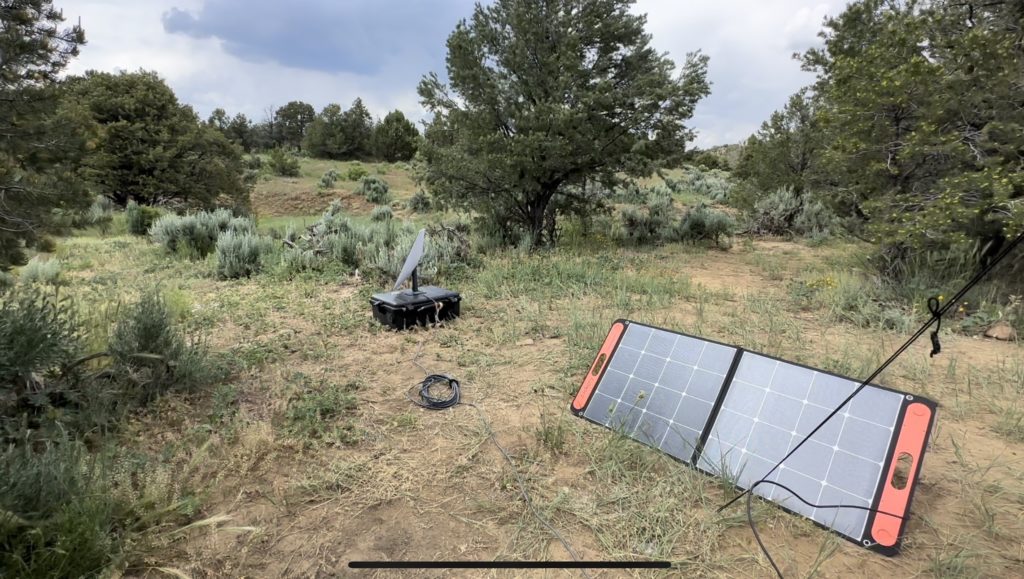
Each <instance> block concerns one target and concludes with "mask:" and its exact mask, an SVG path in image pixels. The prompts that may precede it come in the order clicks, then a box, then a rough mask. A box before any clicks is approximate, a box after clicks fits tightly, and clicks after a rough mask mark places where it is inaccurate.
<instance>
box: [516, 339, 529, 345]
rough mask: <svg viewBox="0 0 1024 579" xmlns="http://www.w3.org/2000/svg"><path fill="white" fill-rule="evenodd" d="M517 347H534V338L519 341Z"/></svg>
mask: <svg viewBox="0 0 1024 579" xmlns="http://www.w3.org/2000/svg"><path fill="white" fill-rule="evenodd" d="M516 345H517V346H532V345H533V339H532V338H526V339H525V340H519V341H518V342H516Z"/></svg>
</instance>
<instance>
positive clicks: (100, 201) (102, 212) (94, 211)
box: [81, 195, 114, 235]
mask: <svg viewBox="0 0 1024 579" xmlns="http://www.w3.org/2000/svg"><path fill="white" fill-rule="evenodd" d="M113 222H114V202H113V201H111V200H110V199H109V198H108V197H105V196H103V195H97V196H96V199H95V200H94V201H93V203H92V205H91V206H90V207H89V209H88V211H86V212H85V216H84V219H83V222H82V223H81V225H83V226H86V227H96V228H98V229H99V230H100V233H102V234H103V235H106V234H107V233H109V232H110V225H111V224H112V223H113Z"/></svg>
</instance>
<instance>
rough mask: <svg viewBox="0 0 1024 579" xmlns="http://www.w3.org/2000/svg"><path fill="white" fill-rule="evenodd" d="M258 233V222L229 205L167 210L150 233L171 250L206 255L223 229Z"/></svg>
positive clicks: (192, 254) (212, 248)
mask: <svg viewBox="0 0 1024 579" xmlns="http://www.w3.org/2000/svg"><path fill="white" fill-rule="evenodd" d="M225 231H230V232H232V233H235V234H242V233H255V231H256V225H255V224H254V223H253V221H252V220H251V219H249V218H246V217H233V216H232V215H231V212H230V211H228V210H227V209H217V210H216V211H213V212H206V211H200V212H198V213H192V214H189V215H175V214H173V213H172V214H167V215H164V216H163V217H161V218H159V219H157V220H156V222H155V223H153V227H152V228H151V229H150V232H149V235H150V237H151V238H152V239H153V241H155V242H156V243H158V244H160V245H162V246H163V247H164V249H166V250H167V251H168V252H170V253H176V252H177V253H182V254H184V255H185V256H186V257H189V258H192V259H197V258H203V257H206V256H207V255H209V254H210V252H212V251H213V250H214V248H215V247H216V244H217V239H218V238H219V237H220V235H221V233H223V232H225Z"/></svg>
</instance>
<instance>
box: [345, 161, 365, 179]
mask: <svg viewBox="0 0 1024 579" xmlns="http://www.w3.org/2000/svg"><path fill="white" fill-rule="evenodd" d="M369 174H370V172H369V171H367V170H366V168H365V167H363V166H362V165H360V164H359V163H353V164H352V166H351V167H349V168H348V173H347V174H346V178H347V179H348V180H349V181H360V180H362V179H363V177H366V176H367V175H369Z"/></svg>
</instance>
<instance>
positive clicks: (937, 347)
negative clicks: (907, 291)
mask: <svg viewBox="0 0 1024 579" xmlns="http://www.w3.org/2000/svg"><path fill="white" fill-rule="evenodd" d="M928 311H929V312H930V313H931V315H932V318H933V319H935V320H938V323H937V324H936V325H935V330H934V331H932V334H931V338H932V353H931V354H929V355H928V357H929V358H934V357H935V354H938V353H939V352H941V351H942V344H940V343H939V330H941V329H942V310H941V309H940V308H939V298H936V297H931V298H928Z"/></svg>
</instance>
